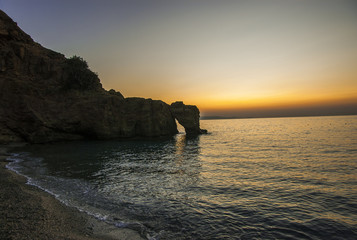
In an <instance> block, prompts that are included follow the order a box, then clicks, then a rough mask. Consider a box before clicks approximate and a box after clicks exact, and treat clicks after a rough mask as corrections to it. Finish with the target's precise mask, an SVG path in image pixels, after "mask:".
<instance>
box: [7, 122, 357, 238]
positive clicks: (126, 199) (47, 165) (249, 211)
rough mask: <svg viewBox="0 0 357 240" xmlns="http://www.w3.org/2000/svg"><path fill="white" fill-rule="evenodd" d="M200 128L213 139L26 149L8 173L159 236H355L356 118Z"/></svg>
mask: <svg viewBox="0 0 357 240" xmlns="http://www.w3.org/2000/svg"><path fill="white" fill-rule="evenodd" d="M201 126H202V127H203V128H205V129H208V131H209V132H210V134H208V135H201V136H199V137H196V138H187V137H186V136H185V134H183V133H180V134H178V135H176V137H174V138H172V139H168V140H157V141H105V142H99V141H98V142H97V141H94V142H93V141H92V142H70V143H56V144H45V145H32V146H26V147H24V148H21V149H17V150H16V153H14V156H13V157H12V159H13V160H14V162H12V163H10V164H9V168H11V169H13V170H16V171H18V172H19V173H21V174H23V175H25V176H27V177H28V178H29V182H30V183H31V184H34V185H37V186H39V187H41V188H42V189H44V190H46V191H48V192H50V193H52V194H54V195H56V197H57V198H58V199H59V200H61V201H63V202H64V203H66V204H68V205H70V206H75V207H77V208H79V209H81V210H83V211H86V212H87V213H89V214H92V215H94V216H96V217H97V218H100V219H102V220H103V221H107V222H109V223H111V224H114V225H116V226H118V227H129V228H133V229H135V230H137V231H139V232H140V233H141V234H142V235H143V236H146V237H148V238H152V239H357V116H342V117H304V118H272V119H235V120H204V121H202V122H201Z"/></svg>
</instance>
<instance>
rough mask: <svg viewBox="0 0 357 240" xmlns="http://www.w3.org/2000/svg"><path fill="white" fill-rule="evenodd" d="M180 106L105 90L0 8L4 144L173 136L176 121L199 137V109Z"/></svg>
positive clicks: (81, 65) (75, 61) (0, 138)
mask: <svg viewBox="0 0 357 240" xmlns="http://www.w3.org/2000/svg"><path fill="white" fill-rule="evenodd" d="M176 105H177V104H173V105H172V106H169V105H167V104H166V103H164V102H162V101H159V100H151V99H143V98H124V97H123V95H122V94H121V93H120V92H116V91H115V90H110V91H106V90H104V89H103V88H102V85H101V83H100V80H99V78H98V76H97V75H96V74H95V73H93V72H92V71H90V70H89V68H88V65H87V63H86V62H85V61H84V60H83V59H81V58H79V57H73V58H70V59H67V58H65V57H64V55H62V54H60V53H57V52H54V51H52V50H49V49H46V48H44V47H42V46H41V45H40V44H38V43H35V42H34V41H33V40H32V38H31V37H30V36H29V35H27V34H26V33H25V32H23V31H22V30H21V29H20V28H19V27H18V26H17V24H16V23H15V22H13V21H12V19H11V18H10V17H8V16H7V15H6V14H5V13H4V12H2V11H1V10H0V143H4V142H15V141H26V142H32V143H39V142H51V141H60V140H75V139H83V138H92V139H112V138H129V137H160V136H172V135H174V134H176V133H177V126H176V121H175V117H177V119H178V121H179V122H180V123H181V124H182V125H183V126H184V127H185V128H186V130H187V133H200V131H198V129H199V122H198V118H199V112H198V109H197V107H196V108H195V107H194V106H186V107H185V106H184V105H183V104H182V103H181V104H180V106H176ZM182 106H184V107H182ZM182 109H183V110H182ZM193 109H195V110H193ZM180 111H181V112H183V113H184V114H183V115H182V116H181V114H180ZM190 114H192V116H190ZM197 114H198V115H197ZM191 120H192V121H194V123H193V122H190V121H191ZM197 126H198V128H197Z"/></svg>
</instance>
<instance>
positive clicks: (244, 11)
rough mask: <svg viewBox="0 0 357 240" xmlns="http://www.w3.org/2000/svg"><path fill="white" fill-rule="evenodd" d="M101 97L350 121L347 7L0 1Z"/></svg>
mask: <svg viewBox="0 0 357 240" xmlns="http://www.w3.org/2000/svg"><path fill="white" fill-rule="evenodd" d="M0 8H1V9H2V10H3V11H5V12H6V13H7V14H8V15H9V16H10V17H11V18H13V20H14V21H16V22H17V23H18V25H19V26H20V27H21V28H22V29H23V30H24V31H25V32H27V33H28V34H29V35H31V36H32V38H33V39H34V40H35V41H36V42H39V43H40V44H42V45H43V46H45V47H47V48H50V49H53V50H55V51H58V52H61V53H63V54H65V55H66V56H67V57H71V56H73V55H79V56H81V57H83V58H84V59H85V60H86V61H87V62H88V63H89V66H90V68H91V69H92V70H93V71H94V72H97V73H98V75H99V77H100V79H101V82H102V84H103V87H104V88H105V89H108V90H109V89H115V90H117V91H120V92H121V93H122V94H123V95H124V96H125V97H133V96H137V97H145V98H152V99H161V100H163V101H165V102H166V103H168V104H170V103H171V102H174V101H184V103H185V104H193V105H197V106H198V107H199V108H200V110H201V115H202V116H230V117H261V116H299V115H331V114H357V1H355V0H260V1H258V0H235V1H226V0H216V1H211V0H187V1H186V0H180V1H164V0H161V1H150V0H126V1H124V0H117V1H115V0H61V1H59V0H58V1H56V0H0Z"/></svg>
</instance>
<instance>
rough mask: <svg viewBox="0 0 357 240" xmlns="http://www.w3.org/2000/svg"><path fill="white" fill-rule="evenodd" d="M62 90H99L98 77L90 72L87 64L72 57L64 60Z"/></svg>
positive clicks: (77, 57) (81, 59)
mask: <svg viewBox="0 0 357 240" xmlns="http://www.w3.org/2000/svg"><path fill="white" fill-rule="evenodd" d="M64 72H65V83H64V88H65V89H66V90H67V89H77V90H95V89H98V88H101V87H102V86H101V84H100V80H99V78H98V75H97V74H96V73H94V72H92V71H91V70H90V69H89V67H88V63H87V62H86V61H85V60H84V59H83V58H81V57H79V56H76V55H75V56H73V57H71V58H67V59H66V60H65V66H64Z"/></svg>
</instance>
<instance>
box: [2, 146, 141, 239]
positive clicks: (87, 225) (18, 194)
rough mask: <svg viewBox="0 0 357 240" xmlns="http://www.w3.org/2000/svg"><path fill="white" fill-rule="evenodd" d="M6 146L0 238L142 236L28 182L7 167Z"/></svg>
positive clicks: (131, 237) (128, 237) (136, 237)
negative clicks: (61, 199) (102, 220)
mask: <svg viewBox="0 0 357 240" xmlns="http://www.w3.org/2000/svg"><path fill="white" fill-rule="evenodd" d="M8 148H9V147H8V146H0V239H128V240H129V239H133V240H134V239H143V238H141V237H140V234H139V233H137V232H135V231H133V230H131V229H119V228H116V227H114V226H111V225H109V224H106V223H104V222H101V221H99V220H97V219H95V218H93V217H90V216H88V215H87V214H85V213H82V212H80V211H78V210H77V209H74V208H71V207H68V206H65V205H64V204H62V203H61V202H59V201H58V200H56V199H55V197H53V196H52V195H50V194H48V193H46V192H44V191H42V190H40V189H38V188H36V187H34V186H31V185H27V184H26V182H27V180H26V178H25V177H23V176H20V175H18V174H16V173H14V172H12V171H10V170H8V169H6V164H7V160H6V159H7V157H8V153H7V151H8Z"/></svg>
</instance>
